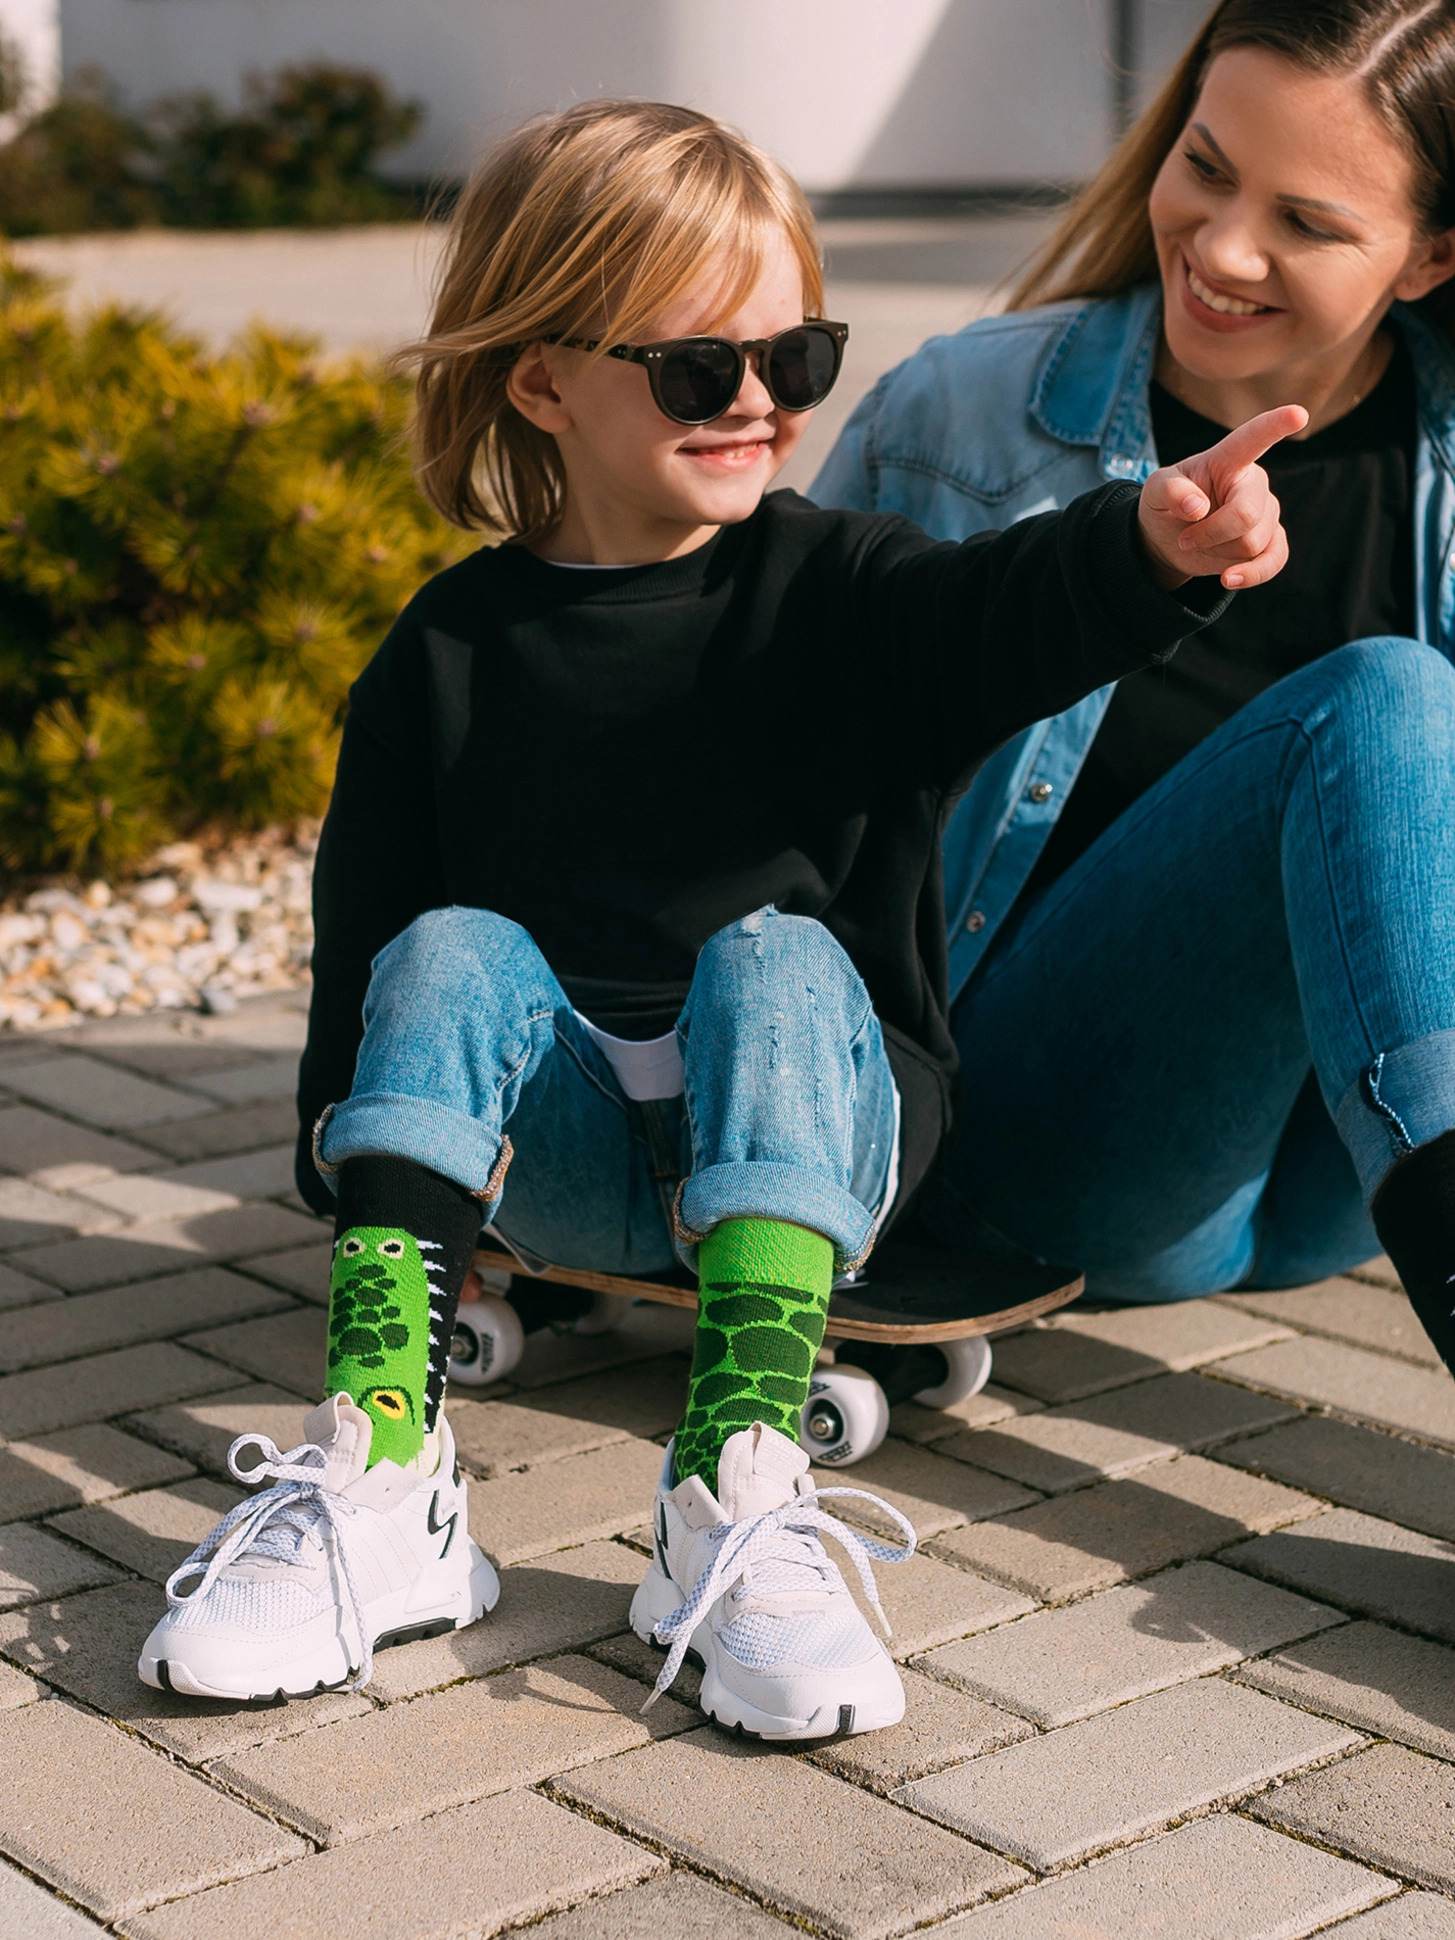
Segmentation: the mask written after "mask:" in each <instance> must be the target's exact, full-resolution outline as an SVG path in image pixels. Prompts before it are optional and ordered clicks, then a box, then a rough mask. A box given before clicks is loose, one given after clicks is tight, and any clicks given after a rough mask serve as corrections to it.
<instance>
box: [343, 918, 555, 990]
mask: <svg viewBox="0 0 1455 1940" xmlns="http://www.w3.org/2000/svg"><path fill="white" fill-rule="evenodd" d="M541 964H542V959H541V954H540V951H539V950H538V949H537V948H536V945H535V941H534V939H533V938H532V936H531V934H530V932H529V931H528V930H525V929H522V928H521V926H520V924H519V923H513V922H512V921H511V920H510V918H509V917H508V916H497V915H496V914H495V912H494V911H493V910H489V909H465V908H460V907H458V906H452V907H450V908H446V909H430V910H426V911H425V913H424V914H423V915H422V916H417V917H416V918H415V919H414V921H413V922H412V923H411V924H410V925H409V927H408V928H407V929H403V930H401V931H400V932H399V934H398V936H396V937H395V938H394V939H393V941H392V942H390V943H386V944H385V946H384V948H383V949H382V950H381V951H380V952H379V954H378V956H376V957H375V959H374V969H373V977H372V979H371V982H370V991H369V994H370V997H371V999H376V998H377V996H378V994H379V993H380V991H381V990H383V989H385V988H388V987H390V986H396V987H397V986H401V985H402V986H404V987H406V988H407V989H409V990H410V991H411V992H413V993H416V994H417V993H419V992H421V991H423V990H426V989H431V988H438V989H440V990H442V991H449V992H451V993H453V994H454V995H455V996H456V997H458V996H459V994H460V993H461V991H462V990H464V989H466V988H468V986H469V984H470V983H471V982H472V981H474V980H475V979H477V978H481V977H483V978H485V979H486V980H488V981H490V982H492V983H500V982H502V981H503V982H510V981H513V980H514V977H515V976H517V975H519V974H521V973H524V974H527V975H534V973H535V972H536V971H537V970H538V969H539V968H540V967H541Z"/></svg>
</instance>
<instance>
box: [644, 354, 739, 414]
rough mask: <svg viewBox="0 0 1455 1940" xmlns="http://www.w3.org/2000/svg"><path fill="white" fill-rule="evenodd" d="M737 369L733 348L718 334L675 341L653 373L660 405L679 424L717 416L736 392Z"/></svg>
mask: <svg viewBox="0 0 1455 1940" xmlns="http://www.w3.org/2000/svg"><path fill="white" fill-rule="evenodd" d="M738 369H739V365H738V358H737V354H736V352H735V351H734V349H733V347H732V345H731V344H729V343H725V342H723V341H722V339H721V338H712V337H709V338H707V339H706V340H705V341H704V342H702V343H690V344H678V345H677V346H676V348H675V349H673V350H670V351H669V352H668V353H667V355H666V356H665V357H664V358H663V359H662V364H661V368H660V370H659V371H658V374H657V382H658V385H659V386H660V391H661V400H662V407H663V409H664V410H665V411H666V412H667V414H668V416H669V417H673V418H676V419H677V421H678V423H679V424H708V423H710V422H711V420H712V419H713V418H720V417H721V416H722V414H723V412H724V411H726V409H727V408H728V406H729V405H730V404H731V403H732V401H733V398H734V397H735V396H736V394H737V389H738Z"/></svg>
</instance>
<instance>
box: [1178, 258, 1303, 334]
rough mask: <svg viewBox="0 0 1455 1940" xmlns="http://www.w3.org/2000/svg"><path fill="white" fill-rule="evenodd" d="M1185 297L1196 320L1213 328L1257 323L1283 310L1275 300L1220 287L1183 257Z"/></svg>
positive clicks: (1228, 328)
mask: <svg viewBox="0 0 1455 1940" xmlns="http://www.w3.org/2000/svg"><path fill="white" fill-rule="evenodd" d="M1182 269H1183V301H1184V304H1185V307H1186V309H1187V312H1188V314H1189V316H1191V317H1192V318H1193V319H1194V321H1195V322H1197V323H1201V324H1204V325H1205V326H1206V327H1207V328H1208V329H1210V330H1238V329H1242V328H1246V327H1247V326H1248V325H1249V324H1251V323H1256V322H1257V321H1258V320H1259V319H1260V318H1262V317H1269V316H1277V315H1281V314H1282V313H1281V312H1280V311H1279V310H1278V309H1277V307H1276V306H1275V305H1274V304H1271V303H1254V302H1251V301H1250V300H1249V299H1248V298H1247V297H1241V296H1234V295H1232V294H1231V292H1230V291H1227V290H1222V289H1219V288H1218V286H1217V285H1216V284H1215V283H1211V282H1209V281H1208V280H1207V279H1206V278H1205V277H1202V276H1199V275H1198V273H1197V271H1196V270H1195V269H1194V268H1193V267H1192V264H1191V263H1190V262H1188V260H1187V257H1186V255H1183V257H1182Z"/></svg>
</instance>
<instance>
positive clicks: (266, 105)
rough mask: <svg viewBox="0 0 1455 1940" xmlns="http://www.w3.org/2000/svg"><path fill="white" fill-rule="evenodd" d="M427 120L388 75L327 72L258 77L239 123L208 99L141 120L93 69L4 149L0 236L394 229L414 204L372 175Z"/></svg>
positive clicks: (308, 69) (198, 97) (318, 68)
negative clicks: (164, 229) (397, 92)
mask: <svg viewBox="0 0 1455 1940" xmlns="http://www.w3.org/2000/svg"><path fill="white" fill-rule="evenodd" d="M421 119H422V114H421V110H420V109H419V108H418V107H417V106H416V105H415V104H414V103H413V102H409V101H399V100H397V99H396V98H395V97H394V96H393V95H392V94H391V93H390V91H389V89H388V88H387V86H386V85H385V84H384V83H383V82H382V81H381V80H379V79H378V78H377V76H375V75H373V74H371V73H369V72H368V71H367V70H365V69H358V68H347V67H335V66H331V65H329V64H328V63H326V62H319V63H315V64H313V65H311V66H305V67H285V68H281V69H280V70H279V71H278V72H277V73H276V74H272V75H269V76H266V77H260V76H257V75H253V76H250V77H249V79H248V81H247V84H246V88H245V91H244V101H243V105H242V107H241V108H240V109H238V110H235V111H234V110H229V109H226V108H224V107H223V106H222V105H221V104H220V103H219V102H218V101H217V100H216V98H215V97H214V96H213V95H210V94H205V93H203V94H191V95H181V96H175V97H172V98H170V99H166V100H161V101H157V102H154V103H153V104H152V105H151V106H150V107H149V108H147V109H144V110H143V111H142V112H141V113H140V114H135V115H134V114H131V113H128V112H127V111H126V110H125V109H124V108H123V106H122V105H121V103H120V101H119V100H118V98H117V96H116V93H115V90H114V89H113V88H112V87H111V85H110V83H109V82H108V81H107V80H106V77H105V76H104V75H103V74H101V73H99V72H95V71H92V72H90V73H86V74H81V75H79V76H77V77H76V79H75V80H74V82H73V83H72V85H71V86H70V88H69V89H68V90H67V92H66V93H65V94H63V95H62V96H61V98H60V99H59V100H58V101H56V102H55V103H54V104H53V105H52V106H51V107H49V108H46V109H43V110H42V111H41V112H40V113H39V114H37V115H34V116H32V117H31V119H30V120H29V121H28V122H27V123H26V124H25V126H24V127H23V128H22V129H21V131H20V133H19V134H18V135H16V136H15V138H14V139H13V140H12V141H10V142H8V143H7V144H5V145H4V146H3V147H0V230H3V231H4V232H5V233H7V234H9V235H12V236H36V235H57V234H66V233H74V232H76V231H83V230H94V229H131V228H135V227H137V226H139V225H142V224H148V223H161V224H168V225H171V226H173V227H178V228H184V229H189V228H190V229H204V228H205V229H258V228H269V227H282V226H288V225H293V224H315V225H318V224H325V223H347V222H383V221H389V220H392V219H395V218H398V217H401V216H405V215H407V214H409V213H410V196H409V193H408V192H407V191H406V190H403V189H400V188H399V187H397V186H396V185H394V184H392V183H389V182H385V181H384V180H382V179H381V178H380V176H379V175H378V174H377V173H376V169H375V164H376V163H377V161H378V158H379V156H380V155H382V154H386V153H387V152H388V151H389V150H390V149H391V148H397V147H399V146H400V145H401V144H402V143H404V142H406V141H408V140H409V139H410V137H411V136H412V135H413V134H414V133H415V131H416V130H417V129H418V127H419V124H420V121H421Z"/></svg>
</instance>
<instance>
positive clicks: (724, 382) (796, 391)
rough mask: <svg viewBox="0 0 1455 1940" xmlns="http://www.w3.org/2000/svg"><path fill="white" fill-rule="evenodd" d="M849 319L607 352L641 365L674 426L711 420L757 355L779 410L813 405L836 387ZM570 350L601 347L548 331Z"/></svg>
mask: <svg viewBox="0 0 1455 1940" xmlns="http://www.w3.org/2000/svg"><path fill="white" fill-rule="evenodd" d="M848 336H849V326H848V324H846V323H828V322H825V321H823V320H822V319H820V318H817V317H816V318H815V319H814V320H813V322H811V323H795V324H794V325H793V326H792V328H791V329H788V330H780V331H779V332H778V334H777V336H776V337H750V338H748V339H747V340H746V341H745V342H743V343H734V342H733V341H732V339H731V338H730V337H669V338H668V339H667V340H666V341H665V342H664V343H659V344H613V345H612V346H611V348H610V349H609V350H608V351H607V353H606V354H607V356H608V357H620V358H621V360H622V361H623V363H627V364H645V365H646V368H647V379H648V382H649V383H650V384H651V387H652V397H653V399H654V400H655V402H656V406H657V409H658V410H659V411H660V412H662V414H663V416H665V417H669V418H672V419H673V420H675V422H676V423H678V424H711V423H712V421H713V419H714V418H720V417H721V416H722V414H723V412H724V411H726V410H727V409H728V407H729V406H730V405H731V404H732V402H733V399H734V398H735V397H736V396H737V394H738V392H739V391H740V390H741V389H742V388H743V379H744V378H745V377H746V376H747V372H748V359H749V357H751V356H756V357H757V358H758V373H759V375H760V376H761V378H762V380H763V388H764V390H765V391H767V393H768V395H769V397H771V398H772V400H773V402H774V403H775V404H776V405H777V406H778V408H779V410H780V411H811V410H812V409H813V407H814V405H815V404H822V403H823V401H824V399H825V398H826V397H827V396H828V394H829V392H830V391H831V390H832V389H833V388H834V380H835V379H836V378H837V376H838V374H839V366H840V364H841V363H842V362H843V360H844V345H845V343H846V342H847V341H848ZM545 341H546V342H547V343H548V344H561V345H563V346H564V347H565V348H566V349H567V350H599V349H600V348H601V340H600V339H599V338H589V337H547V338H546V339H545Z"/></svg>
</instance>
